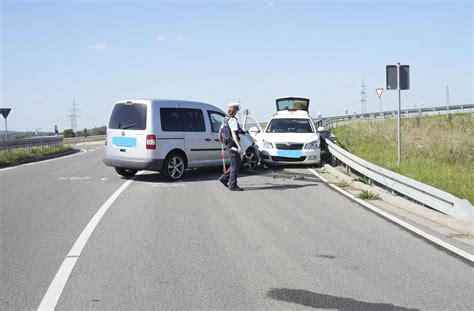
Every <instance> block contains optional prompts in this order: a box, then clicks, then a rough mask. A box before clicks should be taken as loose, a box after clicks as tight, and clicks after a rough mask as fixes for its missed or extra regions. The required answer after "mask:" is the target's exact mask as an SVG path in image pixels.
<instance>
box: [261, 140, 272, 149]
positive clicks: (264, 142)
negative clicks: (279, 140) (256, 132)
mask: <svg viewBox="0 0 474 311" xmlns="http://www.w3.org/2000/svg"><path fill="white" fill-rule="evenodd" d="M263 148H265V149H273V144H272V143H271V142H268V141H266V140H263Z"/></svg>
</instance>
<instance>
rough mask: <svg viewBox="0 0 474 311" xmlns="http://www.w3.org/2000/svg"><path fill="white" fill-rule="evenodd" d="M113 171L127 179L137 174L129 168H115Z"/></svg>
mask: <svg viewBox="0 0 474 311" xmlns="http://www.w3.org/2000/svg"><path fill="white" fill-rule="evenodd" d="M115 171H116V172H117V174H119V175H121V176H123V177H127V178H129V177H132V176H133V175H135V174H136V173H137V170H134V169H131V168H120V167H116V168H115Z"/></svg>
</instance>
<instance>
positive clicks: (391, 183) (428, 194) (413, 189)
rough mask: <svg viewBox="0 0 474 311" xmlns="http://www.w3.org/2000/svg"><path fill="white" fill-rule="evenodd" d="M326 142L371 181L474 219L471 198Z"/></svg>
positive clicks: (450, 213)
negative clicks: (454, 193)
mask: <svg viewBox="0 0 474 311" xmlns="http://www.w3.org/2000/svg"><path fill="white" fill-rule="evenodd" d="M326 143H327V145H328V149H329V152H330V153H331V154H332V155H333V156H334V157H336V159H338V160H339V161H341V162H343V163H344V164H345V165H347V166H348V167H350V168H351V169H353V170H354V171H357V172H358V173H360V174H362V175H364V176H366V177H367V178H369V179H370V180H372V181H375V182H376V183H378V184H380V185H382V186H384V187H386V188H388V189H392V190H393V191H395V192H397V193H400V194H402V195H404V196H406V197H408V198H410V199H412V200H415V201H417V202H419V203H422V204H424V205H426V206H428V207H430V208H433V209H435V210H437V211H440V212H442V213H444V214H447V215H449V216H452V217H454V218H456V219H460V220H462V221H467V222H472V221H474V208H473V206H472V205H471V203H470V202H469V201H468V200H463V199H460V198H458V197H455V196H454V195H452V194H450V193H447V192H445V191H443V190H440V189H437V188H434V187H432V186H429V185H426V184H424V183H421V182H419V181H416V180H413V179H411V178H408V177H406V176H402V175H400V174H397V173H394V172H392V171H389V170H387V169H384V168H382V167H379V166H377V165H375V164H372V163H370V162H368V161H365V160H363V159H361V158H359V157H357V156H355V155H353V154H351V153H349V152H348V151H346V150H344V149H342V148H341V147H339V146H337V145H336V144H334V143H332V142H330V141H329V140H326Z"/></svg>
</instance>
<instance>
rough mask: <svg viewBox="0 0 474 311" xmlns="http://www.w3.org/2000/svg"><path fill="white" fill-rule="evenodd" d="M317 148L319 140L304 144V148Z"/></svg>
mask: <svg viewBox="0 0 474 311" xmlns="http://www.w3.org/2000/svg"><path fill="white" fill-rule="evenodd" d="M318 148H319V140H315V141H312V142H309V143H307V144H306V146H305V147H304V149H318Z"/></svg>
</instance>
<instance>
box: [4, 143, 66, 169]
mask: <svg viewBox="0 0 474 311" xmlns="http://www.w3.org/2000/svg"><path fill="white" fill-rule="evenodd" d="M69 150H71V147H69V146H57V147H49V148H46V147H45V148H44V150H43V149H41V147H39V148H33V149H32V151H31V152H29V151H28V150H27V149H26V148H18V149H12V150H1V151H0V166H9V165H12V164H15V163H17V162H20V161H23V160H29V159H35V158H41V157H44V156H48V155H52V154H57V153H63V152H66V151H69Z"/></svg>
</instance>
